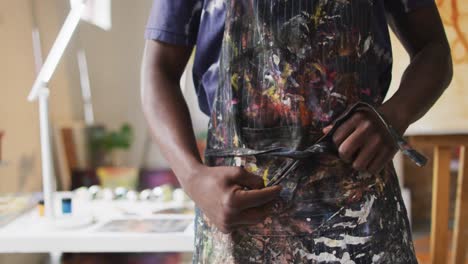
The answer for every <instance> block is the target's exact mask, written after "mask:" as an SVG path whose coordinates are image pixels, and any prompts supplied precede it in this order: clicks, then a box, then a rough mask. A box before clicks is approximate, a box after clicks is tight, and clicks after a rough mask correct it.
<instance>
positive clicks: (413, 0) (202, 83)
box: [145, 0, 434, 115]
mask: <svg viewBox="0 0 468 264" xmlns="http://www.w3.org/2000/svg"><path fill="white" fill-rule="evenodd" d="M433 2H434V1H433V0H374V8H375V12H376V15H375V17H377V18H379V20H378V23H379V28H380V29H381V30H380V32H376V35H375V36H376V40H375V41H376V44H377V45H376V46H377V47H379V49H380V52H381V53H382V56H386V57H387V58H388V59H389V60H391V56H392V55H391V44H390V38H389V32H388V25H387V20H386V18H385V15H386V14H387V13H392V14H398V13H405V12H410V11H412V10H415V9H417V8H420V7H423V6H427V5H430V4H433ZM225 14H226V7H225V1H224V0H155V1H154V3H153V7H152V10H151V14H150V16H149V19H148V24H147V27H146V31H145V38H146V39H151V40H158V41H161V42H165V43H169V44H174V45H184V46H188V47H193V46H195V45H196V53H195V61H194V67H193V81H194V84H195V88H196V92H197V95H198V102H199V105H200V109H201V110H202V111H203V112H204V113H205V114H207V115H209V113H210V111H211V107H212V103H213V100H214V96H215V91H216V89H217V87H218V74H219V57H220V50H221V43H222V39H223V33H224V22H225ZM389 65H391V64H389ZM382 71H383V72H382V73H381V75H382V76H384V77H383V78H385V80H383V83H386V85H387V87H386V88H384V90H385V91H386V89H387V88H388V86H389V85H390V80H391V66H389V67H388V69H383V70H382Z"/></svg>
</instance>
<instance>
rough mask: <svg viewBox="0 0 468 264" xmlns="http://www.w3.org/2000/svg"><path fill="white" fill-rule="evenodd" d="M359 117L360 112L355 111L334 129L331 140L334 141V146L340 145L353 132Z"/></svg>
mask: <svg viewBox="0 0 468 264" xmlns="http://www.w3.org/2000/svg"><path fill="white" fill-rule="evenodd" d="M360 118H361V117H360V114H359V113H356V114H354V115H353V116H351V117H350V118H349V119H348V120H347V121H346V122H344V123H343V124H341V125H340V126H339V127H338V128H337V129H336V131H335V133H333V142H335V145H336V146H340V145H341V144H342V143H343V141H344V140H345V139H346V138H348V137H349V136H350V135H351V134H352V133H353V132H354V130H355V129H356V126H357V125H358V124H359V121H360Z"/></svg>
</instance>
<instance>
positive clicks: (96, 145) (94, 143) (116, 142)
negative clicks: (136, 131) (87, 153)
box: [90, 124, 133, 152]
mask: <svg viewBox="0 0 468 264" xmlns="http://www.w3.org/2000/svg"><path fill="white" fill-rule="evenodd" d="M90 136H91V138H90V145H91V150H92V151H104V152H111V151H113V150H116V149H123V150H128V149H129V148H130V146H131V144H132V141H133V130H132V127H131V126H130V125H129V124H123V125H122V126H121V127H120V130H118V131H106V130H105V129H97V130H95V131H93V133H92V134H91V135H90Z"/></svg>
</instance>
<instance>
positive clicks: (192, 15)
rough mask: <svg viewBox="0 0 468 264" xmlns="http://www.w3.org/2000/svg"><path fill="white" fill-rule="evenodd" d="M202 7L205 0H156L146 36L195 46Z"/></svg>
mask: <svg viewBox="0 0 468 264" xmlns="http://www.w3.org/2000/svg"><path fill="white" fill-rule="evenodd" d="M202 7H203V0H154V1H153V6H152V8H151V13H150V16H149V18H148V23H147V25H146V30H145V38H146V39H151V40H158V41H162V42H165V43H169V44H174V45H184V46H194V45H195V43H196V40H197V34H198V28H199V25H200V15H201V10H202Z"/></svg>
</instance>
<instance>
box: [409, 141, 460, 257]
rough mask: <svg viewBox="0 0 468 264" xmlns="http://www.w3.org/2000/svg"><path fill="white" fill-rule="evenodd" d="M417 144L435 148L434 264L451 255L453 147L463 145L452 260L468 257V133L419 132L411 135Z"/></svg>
mask: <svg viewBox="0 0 468 264" xmlns="http://www.w3.org/2000/svg"><path fill="white" fill-rule="evenodd" d="M409 139H410V142H411V144H413V145H414V146H423V145H424V146H430V147H433V148H434V169H433V180H432V182H433V184H432V215H431V240H430V255H431V263H432V264H444V263H448V262H447V256H448V248H447V245H448V221H449V192H450V161H451V153H452V148H453V147H461V153H460V163H459V168H458V181H457V195H456V200H455V203H456V204H455V225H454V230H453V240H452V242H453V243H452V247H453V254H452V259H451V262H450V263H451V264H463V263H464V261H465V254H466V247H467V242H468V236H467V235H466V232H467V228H468V134H467V135H421V136H418V135H415V136H410V137H409Z"/></svg>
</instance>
